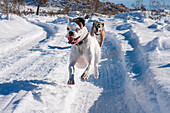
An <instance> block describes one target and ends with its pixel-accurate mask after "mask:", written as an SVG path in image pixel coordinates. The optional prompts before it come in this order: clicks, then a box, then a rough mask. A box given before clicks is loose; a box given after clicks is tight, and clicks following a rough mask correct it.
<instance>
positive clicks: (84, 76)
mask: <svg viewBox="0 0 170 113" xmlns="http://www.w3.org/2000/svg"><path fill="white" fill-rule="evenodd" d="M88 78H89V75H88V74H85V73H83V75H82V76H81V80H87V79H88Z"/></svg>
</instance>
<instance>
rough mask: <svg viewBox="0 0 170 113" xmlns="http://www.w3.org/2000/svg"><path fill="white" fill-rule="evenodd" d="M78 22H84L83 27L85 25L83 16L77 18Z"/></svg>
mask: <svg viewBox="0 0 170 113" xmlns="http://www.w3.org/2000/svg"><path fill="white" fill-rule="evenodd" d="M75 21H76V23H79V22H80V23H82V25H83V27H84V26H85V20H84V19H83V18H82V17H78V18H76V19H75Z"/></svg>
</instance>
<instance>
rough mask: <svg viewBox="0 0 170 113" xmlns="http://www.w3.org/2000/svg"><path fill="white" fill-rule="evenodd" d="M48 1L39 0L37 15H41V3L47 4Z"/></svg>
mask: <svg viewBox="0 0 170 113" xmlns="http://www.w3.org/2000/svg"><path fill="white" fill-rule="evenodd" d="M47 2H48V0H37V3H38V6H37V12H36V15H39V9H40V6H41V5H45V4H46V3H47Z"/></svg>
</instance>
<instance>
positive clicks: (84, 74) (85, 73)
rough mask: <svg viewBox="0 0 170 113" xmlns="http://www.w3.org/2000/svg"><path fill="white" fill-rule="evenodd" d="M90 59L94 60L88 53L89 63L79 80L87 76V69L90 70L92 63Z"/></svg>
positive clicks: (85, 78)
mask: <svg viewBox="0 0 170 113" xmlns="http://www.w3.org/2000/svg"><path fill="white" fill-rule="evenodd" d="M92 61H94V59H93V57H90V55H89V58H88V63H89V65H88V67H87V68H86V70H85V71H84V73H83V74H82V76H81V80H87V79H88V78H89V71H90V70H91V68H92V66H93V63H94V62H92Z"/></svg>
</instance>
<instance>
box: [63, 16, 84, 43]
mask: <svg viewBox="0 0 170 113" xmlns="http://www.w3.org/2000/svg"><path fill="white" fill-rule="evenodd" d="M84 26H85V20H84V19H83V18H81V17H78V18H75V19H70V18H69V23H68V25H67V32H68V33H67V35H66V37H67V38H68V43H69V44H77V43H78V42H79V40H80V39H81V38H82V36H83V34H84V31H85V30H83V29H84Z"/></svg>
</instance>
